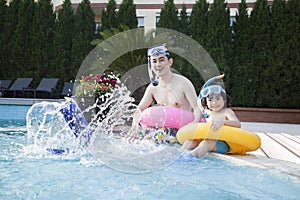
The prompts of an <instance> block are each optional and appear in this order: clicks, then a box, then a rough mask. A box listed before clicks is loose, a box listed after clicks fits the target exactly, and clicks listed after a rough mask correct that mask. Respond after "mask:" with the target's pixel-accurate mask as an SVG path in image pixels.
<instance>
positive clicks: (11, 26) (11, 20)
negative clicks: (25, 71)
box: [0, 0, 21, 79]
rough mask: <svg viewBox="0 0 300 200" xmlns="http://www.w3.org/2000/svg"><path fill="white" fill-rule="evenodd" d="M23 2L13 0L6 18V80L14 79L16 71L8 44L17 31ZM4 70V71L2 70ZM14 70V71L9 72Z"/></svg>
mask: <svg viewBox="0 0 300 200" xmlns="http://www.w3.org/2000/svg"><path fill="white" fill-rule="evenodd" d="M20 4H21V0H12V1H11V2H10V4H9V6H8V7H7V12H6V17H5V18H4V25H3V30H5V31H3V32H1V35H0V36H1V41H2V42H3V43H2V45H1V49H2V52H1V63H0V69H1V76H2V77H4V78H5V79H14V78H15V77H16V75H15V71H16V70H15V69H14V67H13V65H12V57H11V49H10V48H9V47H8V44H9V43H11V40H12V37H13V35H14V33H15V31H16V27H17V24H18V13H19V8H20ZM2 69H3V70H2ZM7 69H12V70H7Z"/></svg>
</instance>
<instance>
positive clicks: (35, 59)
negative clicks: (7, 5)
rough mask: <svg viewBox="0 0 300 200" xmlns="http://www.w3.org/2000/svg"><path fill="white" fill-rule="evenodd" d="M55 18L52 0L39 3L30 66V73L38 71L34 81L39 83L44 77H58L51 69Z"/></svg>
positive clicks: (40, 0) (35, 13) (35, 15)
mask: <svg viewBox="0 0 300 200" xmlns="http://www.w3.org/2000/svg"><path fill="white" fill-rule="evenodd" d="M55 17H56V16H55V13H54V12H53V5H52V3H51V0H39V1H38V2H37V6H36V9H35V12H34V20H33V25H32V28H33V29H32V38H31V42H32V56H31V66H29V67H30V68H31V70H30V71H32V72H34V71H37V74H36V76H35V77H34V78H35V79H34V81H38V82H39V81H40V80H39V79H40V78H43V77H56V74H55V73H54V72H55V70H53V69H51V67H50V61H51V59H52V58H53V35H54V21H55Z"/></svg>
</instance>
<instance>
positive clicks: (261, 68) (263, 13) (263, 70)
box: [248, 0, 274, 107]
mask: <svg viewBox="0 0 300 200" xmlns="http://www.w3.org/2000/svg"><path fill="white" fill-rule="evenodd" d="M250 27H251V30H250V33H251V35H252V37H251V38H252V47H251V48H250V49H251V53H250V54H249V56H250V57H251V65H252V67H251V68H250V69H249V70H248V76H249V78H250V79H251V81H252V89H251V90H250V91H249V92H251V93H252V94H253V95H252V97H253V98H254V99H250V100H251V101H250V102H253V103H254V104H253V105H251V106H256V107H264V106H266V103H265V99H266V98H268V97H267V95H265V94H268V93H269V91H268V83H267V82H268V81H269V80H268V79H269V78H271V76H272V74H268V73H267V68H269V67H270V66H271V65H273V64H274V63H273V60H272V59H273V56H272V48H271V33H272V30H271V29H270V7H269V6H268V1H267V0H257V1H256V2H255V3H254V7H253V10H252V12H251V20H250Z"/></svg>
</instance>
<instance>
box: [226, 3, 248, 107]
mask: <svg viewBox="0 0 300 200" xmlns="http://www.w3.org/2000/svg"><path fill="white" fill-rule="evenodd" d="M249 17H250V16H249V14H248V7H247V4H246V0H242V2H241V3H240V4H239V8H238V13H237V14H236V21H235V22H234V23H233V30H234V40H233V58H234V63H233V66H232V68H231V70H232V78H233V80H234V83H235V84H231V86H230V89H231V91H232V93H231V96H232V98H233V99H234V102H233V103H234V105H236V106H246V105H247V104H248V103H249V102H248V101H249V99H253V98H249V97H248V96H249V95H252V94H251V93H249V91H250V89H251V88H252V87H253V86H252V80H251V79H250V78H249V76H248V72H247V70H248V69H251V66H250V64H249V63H250V56H249V54H250V47H251V42H252V41H251V34H250V18H249ZM239 83H243V84H239Z"/></svg>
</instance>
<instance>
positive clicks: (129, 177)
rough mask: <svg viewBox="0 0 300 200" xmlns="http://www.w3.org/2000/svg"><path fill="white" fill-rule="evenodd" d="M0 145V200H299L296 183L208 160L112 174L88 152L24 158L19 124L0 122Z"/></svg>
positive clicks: (186, 160) (24, 138) (183, 157)
mask: <svg viewBox="0 0 300 200" xmlns="http://www.w3.org/2000/svg"><path fill="white" fill-rule="evenodd" d="M0 145H1V148H0V199H239V200H240V199H264V200H265V199H299V194H300V192H299V191H300V184H299V183H300V180H299V179H297V178H292V177H290V176H288V175H287V174H285V173H283V172H280V171H277V170H268V169H260V168H255V167H251V166H237V165H235V164H233V163H229V162H226V161H223V160H220V159H218V158H216V157H214V156H213V154H211V155H208V156H206V157H204V158H201V159H199V158H196V157H192V156H190V155H188V154H186V153H183V154H181V155H180V156H179V157H178V159H176V160H175V161H174V162H170V164H169V165H166V166H164V167H161V168H158V167H154V169H153V170H152V171H149V172H147V173H146V172H145V173H130V172H125V171H122V170H116V169H114V168H112V167H110V166H109V165H107V164H106V163H103V162H100V161H99V159H95V158H94V157H93V155H91V154H89V153H88V152H87V153H85V154H83V153H81V154H67V155H62V156H57V155H51V154H50V153H48V154H47V153H41V152H37V153H32V152H31V153H29V154H28V153H25V152H24V150H26V149H27V148H28V138H27V129H26V121H25V120H1V121H0ZM172 148H174V147H172ZM175 148H176V147H175ZM165 150H168V148H166V149H165ZM115 162H117V161H115ZM137 162H141V163H142V162H146V160H143V159H142V158H140V159H139V161H137Z"/></svg>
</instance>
